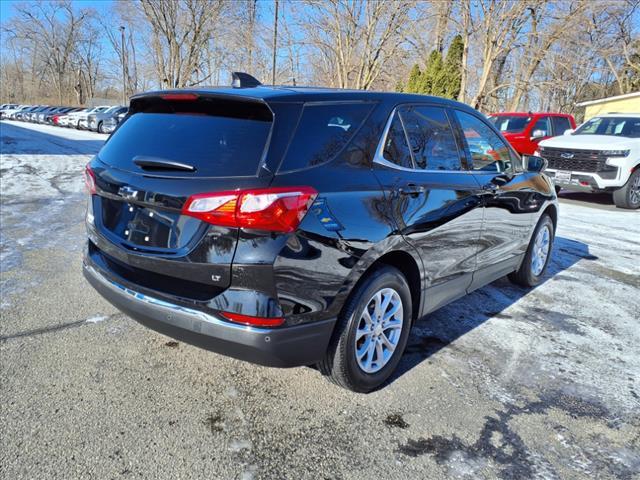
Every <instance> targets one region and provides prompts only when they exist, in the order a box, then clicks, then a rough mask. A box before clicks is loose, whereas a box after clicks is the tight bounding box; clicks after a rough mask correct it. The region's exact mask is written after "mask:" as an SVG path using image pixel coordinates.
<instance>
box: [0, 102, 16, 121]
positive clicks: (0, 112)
mask: <svg viewBox="0 0 640 480" xmlns="http://www.w3.org/2000/svg"><path fill="white" fill-rule="evenodd" d="M18 107H19V105H18V104H16V103H5V104H4V105H2V106H0V118H4V116H5V114H6V112H10V111H13V110H15V109H16V108H18Z"/></svg>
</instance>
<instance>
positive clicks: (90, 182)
mask: <svg viewBox="0 0 640 480" xmlns="http://www.w3.org/2000/svg"><path fill="white" fill-rule="evenodd" d="M84 186H85V188H86V189H87V193H88V194H89V195H94V194H95V193H96V175H95V174H94V173H93V170H91V167H90V166H89V165H87V166H86V167H84Z"/></svg>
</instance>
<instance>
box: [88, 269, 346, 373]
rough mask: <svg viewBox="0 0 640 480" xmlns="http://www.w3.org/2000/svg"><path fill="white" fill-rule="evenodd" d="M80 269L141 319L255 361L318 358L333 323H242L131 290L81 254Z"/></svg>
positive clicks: (282, 363)
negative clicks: (258, 325)
mask: <svg viewBox="0 0 640 480" xmlns="http://www.w3.org/2000/svg"><path fill="white" fill-rule="evenodd" d="M89 262H90V260H89ZM83 272H84V276H85V278H86V279H87V280H88V281H89V283H90V284H91V285H92V286H93V288H95V289H96V290H97V291H98V292H99V293H100V294H101V295H102V296H103V297H104V298H106V299H107V300H108V301H109V302H110V303H112V304H113V305H114V306H115V307H116V308H118V309H119V310H121V311H122V312H124V313H126V314H127V315H129V316H130V317H131V318H133V319H134V320H136V321H137V322H139V323H141V324H142V325H144V326H146V327H149V328H151V329H152V330H155V331H157V332H160V333H162V334H164V335H167V336H169V337H173V338H175V339H178V340H181V341H183V342H185V343H189V344H192V345H195V346H198V347H201V348H204V349H206V350H211V351H213V352H217V353H221V354H223V355H227V356H230V357H234V358H237V359H240V360H245V361H248V362H252V363H257V364H260V365H266V366H271V367H296V366H301V365H311V364H314V363H317V362H318V361H319V360H320V359H321V358H322V357H323V356H324V354H325V351H326V349H327V346H328V343H329V339H330V337H331V333H332V331H333V327H334V324H335V319H332V320H325V321H321V322H314V323H310V324H305V325H297V326H290V327H280V328H274V329H265V328H254V327H246V326H243V325H237V324H233V323H230V322H228V321H225V320H222V319H220V318H218V317H216V316H214V315H211V314H208V313H204V312H201V311H199V310H193V309H190V308H187V307H183V306H181V305H175V304H172V303H169V302H166V301H164V300H160V299H157V298H153V297H150V296H148V295H145V294H143V293H141V292H137V291H134V290H132V289H130V288H129V287H126V286H124V285H122V284H121V283H119V282H117V281H115V280H113V279H111V278H109V277H108V276H107V274H106V273H104V272H102V271H99V270H98V269H97V268H95V267H94V266H92V265H90V264H88V263H87V261H86V260H85V263H84V265H83Z"/></svg>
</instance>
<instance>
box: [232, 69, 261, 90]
mask: <svg viewBox="0 0 640 480" xmlns="http://www.w3.org/2000/svg"><path fill="white" fill-rule="evenodd" d="M231 78H232V79H233V81H232V82H231V86H232V87H233V88H251V87H258V86H260V85H262V83H260V81H259V80H258V79H257V78H255V77H252V76H251V75H249V74H248V73H244V72H231Z"/></svg>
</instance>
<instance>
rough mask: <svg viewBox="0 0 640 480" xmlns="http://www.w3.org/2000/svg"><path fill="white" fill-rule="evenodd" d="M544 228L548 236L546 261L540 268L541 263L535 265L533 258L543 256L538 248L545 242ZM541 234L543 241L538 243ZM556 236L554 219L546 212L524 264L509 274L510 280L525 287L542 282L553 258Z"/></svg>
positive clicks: (523, 261) (532, 237) (535, 231)
mask: <svg viewBox="0 0 640 480" xmlns="http://www.w3.org/2000/svg"><path fill="white" fill-rule="evenodd" d="M543 229H547V235H548V237H547V242H546V245H547V246H546V257H544V261H542V265H541V268H540V263H538V264H537V265H536V266H534V262H533V260H534V256H536V258H537V259H538V260H539V259H540V258H541V257H540V256H539V253H538V252H539V251H538V250H537V248H538V246H539V247H541V248H542V244H543V243H544V241H543V238H544V234H543V233H541V232H542V231H543ZM540 235H542V236H543V238H541V239H540V241H541V242H542V243H539V244H537V242H538V240H539V236H540ZM554 237H555V231H554V228H553V221H552V220H551V217H549V215H547V214H546V213H545V214H544V215H542V217H541V218H540V220H539V221H538V225H537V226H536V229H535V230H534V232H533V235H532V236H531V241H530V242H529V248H527V253H526V255H525V256H524V260H522V265H520V268H519V269H518V270H516V271H515V272H512V273H510V274H509V280H511V281H512V282H513V283H515V284H517V285H521V286H523V287H535V286H536V285H538V284H540V282H541V281H542V279H543V278H544V274H545V272H546V271H547V266H548V265H549V260H550V259H551V252H552V251H553V240H554Z"/></svg>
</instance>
